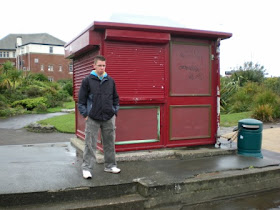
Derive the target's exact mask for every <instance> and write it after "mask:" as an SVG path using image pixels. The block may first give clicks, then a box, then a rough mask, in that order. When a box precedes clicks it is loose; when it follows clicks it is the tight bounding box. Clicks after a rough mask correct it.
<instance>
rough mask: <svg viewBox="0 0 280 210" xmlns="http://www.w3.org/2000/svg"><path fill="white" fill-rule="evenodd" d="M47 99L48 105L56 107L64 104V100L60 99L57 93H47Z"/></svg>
mask: <svg viewBox="0 0 280 210" xmlns="http://www.w3.org/2000/svg"><path fill="white" fill-rule="evenodd" d="M45 97H46V99H47V102H46V104H47V107H56V106H62V105H63V102H62V101H59V100H58V98H57V94H55V95H52V94H47V95H45Z"/></svg>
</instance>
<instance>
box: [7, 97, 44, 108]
mask: <svg viewBox="0 0 280 210" xmlns="http://www.w3.org/2000/svg"><path fill="white" fill-rule="evenodd" d="M46 102H47V99H46V98H45V97H38V98H28V99H23V100H20V101H15V102H13V103H12V107H16V106H18V105H21V106H23V107H24V108H26V109H27V110H33V109H34V108H35V107H37V106H38V105H39V104H43V105H45V106H46Z"/></svg>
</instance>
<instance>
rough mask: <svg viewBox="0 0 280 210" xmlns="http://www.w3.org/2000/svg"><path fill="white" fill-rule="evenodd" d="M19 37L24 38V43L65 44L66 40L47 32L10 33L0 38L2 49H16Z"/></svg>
mask: <svg viewBox="0 0 280 210" xmlns="http://www.w3.org/2000/svg"><path fill="white" fill-rule="evenodd" d="M17 37H21V38H22V45H27V44H44V45H56V46H64V44H65V42H64V41H62V40H60V39H58V38H56V37H54V36H52V35H50V34H47V33H40V34H9V35H7V36H5V37H4V38H3V39H1V40H0V49H3V50H15V49H16V40H17Z"/></svg>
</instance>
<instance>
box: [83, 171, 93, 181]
mask: <svg viewBox="0 0 280 210" xmlns="http://www.w3.org/2000/svg"><path fill="white" fill-rule="evenodd" d="M83 177H84V178H85V179H91V177H92V176H91V173H90V172H89V171H86V170H83Z"/></svg>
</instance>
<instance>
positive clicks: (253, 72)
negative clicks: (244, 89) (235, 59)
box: [232, 61, 266, 86]
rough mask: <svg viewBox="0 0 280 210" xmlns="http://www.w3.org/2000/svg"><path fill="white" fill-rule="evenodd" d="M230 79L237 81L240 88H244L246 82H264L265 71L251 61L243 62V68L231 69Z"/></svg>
mask: <svg viewBox="0 0 280 210" xmlns="http://www.w3.org/2000/svg"><path fill="white" fill-rule="evenodd" d="M233 70H234V73H233V74H232V79H233V80H234V81H239V84H240V86H244V84H245V83H246V82H249V81H250V82H256V83H258V84H261V83H262V82H263V80H264V76H265V72H266V69H265V68H264V66H261V65H260V64H258V63H256V64H254V63H253V62H252V61H250V62H245V63H244V65H243V66H239V67H237V68H236V69H233Z"/></svg>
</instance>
